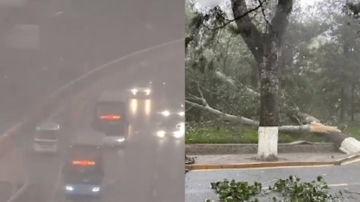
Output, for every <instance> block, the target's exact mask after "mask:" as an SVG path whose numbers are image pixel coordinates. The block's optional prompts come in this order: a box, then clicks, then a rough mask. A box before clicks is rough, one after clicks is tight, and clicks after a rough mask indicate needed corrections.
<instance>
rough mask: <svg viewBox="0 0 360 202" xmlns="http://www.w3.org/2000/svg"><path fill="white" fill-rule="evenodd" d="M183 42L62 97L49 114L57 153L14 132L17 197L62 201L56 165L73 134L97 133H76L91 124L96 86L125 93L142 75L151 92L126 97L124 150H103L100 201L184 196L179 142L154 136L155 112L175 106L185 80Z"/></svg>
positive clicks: (20, 201) (176, 199)
mask: <svg viewBox="0 0 360 202" xmlns="http://www.w3.org/2000/svg"><path fill="white" fill-rule="evenodd" d="M182 46H183V42H182V41H181V42H179V43H178V44H177V45H172V46H169V48H166V49H164V51H163V52H157V53H156V54H154V55H151V54H148V55H147V56H146V57H144V58H141V57H139V60H138V62H137V63H134V64H128V65H129V67H124V69H123V70H122V71H119V72H118V73H117V74H113V75H111V76H108V77H106V78H104V79H102V80H100V81H99V82H96V83H94V84H93V85H92V86H89V88H87V89H86V90H84V91H82V92H81V93H79V94H78V95H77V96H75V97H73V98H72V99H69V100H68V102H65V103H64V110H63V111H61V110H59V112H58V114H57V115H55V116H53V117H52V119H54V120H57V121H59V122H60V123H61V124H62V133H61V137H60V149H61V153H60V154H59V156H58V157H52V156H41V155H36V154H34V153H32V152H31V135H30V134H29V136H27V137H24V135H25V134H22V135H17V136H16V138H14V140H15V141H14V144H16V149H15V150H14V151H17V153H19V154H18V156H17V157H16V159H17V160H16V163H18V164H21V165H23V166H24V168H25V171H26V172H25V175H24V178H25V177H28V179H29V187H28V188H27V190H26V191H25V192H24V193H23V194H22V195H20V197H19V198H18V199H17V200H16V202H23V201H27V202H29V201H30V202H31V201H36V202H45V201H46V202H58V201H63V194H62V184H61V180H60V175H59V170H60V167H61V165H62V163H63V161H64V159H63V158H64V155H65V154H66V147H67V146H69V144H70V142H71V141H72V140H73V139H74V138H75V139H84V138H85V139H89V138H90V139H92V138H97V137H93V136H91V134H90V135H89V136H87V135H86V133H85V134H83V133H81V131H88V130H90V129H91V127H90V122H91V118H92V115H93V114H92V113H93V104H94V101H95V97H96V96H97V95H98V94H99V93H100V92H101V91H104V90H112V89H116V90H118V91H123V92H124V93H125V94H127V93H129V92H128V90H129V88H130V87H131V86H133V85H136V83H138V82H139V81H142V80H152V81H153V83H154V84H155V87H154V96H153V97H152V98H151V100H149V101H144V100H137V101H130V102H129V105H130V106H129V107H130V109H131V130H130V133H131V134H130V138H129V140H128V142H127V145H126V147H125V148H124V149H123V150H120V151H118V152H115V151H114V152H109V153H107V154H106V175H107V177H106V180H105V184H104V189H103V191H104V198H103V200H102V201H118V200H124V201H129V202H132V201H133V202H138V201H150V202H151V201H154V202H162V201H163V202H167V201H174V202H181V201H184V175H183V173H184V166H183V165H184V162H183V161H184V158H183V154H184V141H183V140H180V141H176V140H173V141H172V140H165V141H163V140H159V139H158V138H157V137H156V136H155V133H156V130H157V127H156V125H155V122H156V119H155V117H156V113H157V112H158V111H160V110H163V109H164V106H166V107H168V106H174V107H178V105H180V104H183V102H182V100H184V98H183V96H184V92H183V91H184V87H183V86H184V85H183V82H184V81H183V79H179V76H181V75H184V67H183V57H184V56H183V54H184V53H183V50H182ZM170 50H171V51H170ZM119 65H120V66H121V64H119ZM162 82H165V85H162ZM156 83H159V85H158V84H156ZM135 103H136V105H137V107H136V110H135ZM54 112H56V110H54ZM55 114H56V113H55ZM19 151H21V152H19ZM13 159H14V158H13ZM4 163H7V162H4ZM14 172H15V171H14ZM14 175H15V173H14Z"/></svg>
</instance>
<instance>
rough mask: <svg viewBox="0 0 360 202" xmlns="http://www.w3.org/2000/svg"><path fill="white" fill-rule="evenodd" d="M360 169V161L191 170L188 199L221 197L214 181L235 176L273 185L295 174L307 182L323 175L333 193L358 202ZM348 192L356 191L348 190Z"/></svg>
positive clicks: (192, 201) (196, 201)
mask: <svg viewBox="0 0 360 202" xmlns="http://www.w3.org/2000/svg"><path fill="white" fill-rule="evenodd" d="M359 169H360V163H354V164H349V165H343V166H331V167H304V168H274V169H252V170H245V169H244V170H240V169H238V170H233V169H230V170H226V169H225V170H208V171H191V172H189V173H188V174H186V178H185V198H186V199H185V201H186V202H203V201H205V199H207V198H210V199H218V198H217V196H216V194H215V193H214V192H213V191H212V190H211V189H210V183H211V182H217V181H221V180H224V179H228V180H232V179H235V180H236V181H247V182H249V183H253V182H260V183H262V184H263V187H266V186H269V185H272V184H273V183H274V182H275V181H276V180H277V179H286V178H288V177H289V176H290V175H294V176H297V177H299V178H300V179H301V180H302V181H304V182H305V181H306V182H311V181H313V180H316V177H317V176H323V177H324V179H325V181H326V182H327V183H328V184H329V185H330V187H331V192H332V193H336V192H338V191H342V192H343V193H344V196H345V199H344V201H349V202H350V201H351V202H356V201H359V200H360V197H359V196H360V195H359V194H360V192H359V190H360V175H359V174H358V173H359ZM347 191H350V192H353V193H352V194H350V193H346V192H347ZM354 192H355V193H354ZM356 193H357V194H356ZM260 199H261V200H262V201H264V202H267V201H271V198H270V199H269V198H268V197H261V198H260Z"/></svg>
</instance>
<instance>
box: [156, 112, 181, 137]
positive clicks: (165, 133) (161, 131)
mask: <svg viewBox="0 0 360 202" xmlns="http://www.w3.org/2000/svg"><path fill="white" fill-rule="evenodd" d="M159 114H160V120H159V122H158V125H157V126H158V127H157V128H158V130H157V132H156V136H157V137H159V138H161V139H163V138H174V139H180V138H182V137H184V135H185V112H183V111H181V110H178V111H169V110H164V111H162V112H160V113H159Z"/></svg>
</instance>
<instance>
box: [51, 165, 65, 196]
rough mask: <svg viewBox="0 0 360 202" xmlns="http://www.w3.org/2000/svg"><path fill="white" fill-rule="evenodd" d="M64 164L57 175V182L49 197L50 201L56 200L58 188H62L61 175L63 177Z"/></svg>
mask: <svg viewBox="0 0 360 202" xmlns="http://www.w3.org/2000/svg"><path fill="white" fill-rule="evenodd" d="M63 166H64V164H61V166H60V170H59V173H58V175H57V177H56V182H55V185H54V188H53V189H52V191H51V195H50V197H49V201H50V202H53V201H55V196H56V193H57V190H58V189H59V188H60V185H61V181H62V180H61V177H62V172H61V170H62V167H63Z"/></svg>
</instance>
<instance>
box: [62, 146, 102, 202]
mask: <svg viewBox="0 0 360 202" xmlns="http://www.w3.org/2000/svg"><path fill="white" fill-rule="evenodd" d="M62 177H63V187H64V193H65V198H66V201H76V200H86V201H101V191H102V189H101V188H102V182H103V179H104V177H105V172H104V163H103V149H102V147H101V145H96V144H74V145H72V146H70V149H69V154H68V156H67V159H66V162H65V165H64V167H63V168H62Z"/></svg>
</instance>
